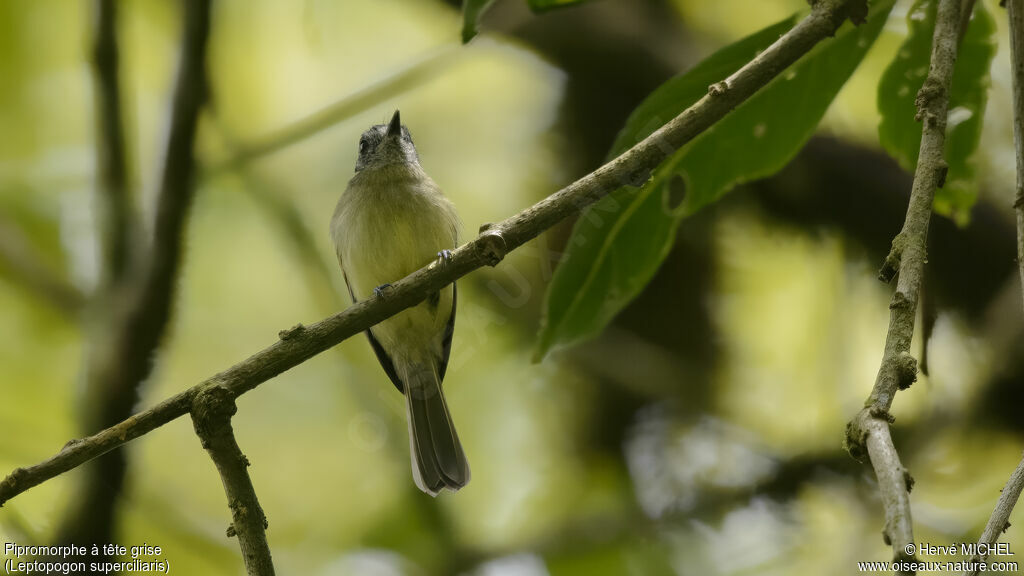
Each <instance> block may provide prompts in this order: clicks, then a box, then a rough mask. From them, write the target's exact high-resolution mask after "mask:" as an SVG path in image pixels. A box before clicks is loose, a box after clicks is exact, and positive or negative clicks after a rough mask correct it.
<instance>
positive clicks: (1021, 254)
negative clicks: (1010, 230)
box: [1006, 0, 1024, 298]
mask: <svg viewBox="0 0 1024 576" xmlns="http://www.w3.org/2000/svg"><path fill="white" fill-rule="evenodd" d="M1006 12H1007V18H1008V19H1009V21H1010V60H1011V62H1012V64H1011V65H1012V68H1013V69H1012V70H1011V76H1012V77H1013V142H1014V146H1015V148H1016V151H1017V194H1016V197H1015V199H1014V202H1013V208H1014V210H1015V211H1016V212H1017V266H1018V267H1019V268H1020V282H1021V296H1022V298H1024V6H1022V5H1021V0H1009V2H1007V6H1006Z"/></svg>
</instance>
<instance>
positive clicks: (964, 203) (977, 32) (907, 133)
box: [878, 0, 996, 223]
mask: <svg viewBox="0 0 1024 576" xmlns="http://www.w3.org/2000/svg"><path fill="white" fill-rule="evenodd" d="M937 4H938V3H937V2H935V1H933V0H917V1H916V2H914V5H913V6H911V8H910V11H909V13H908V14H907V27H908V28H909V30H910V33H909V34H908V35H907V39H906V41H905V42H904V43H903V45H902V46H901V47H900V50H899V53H898V55H897V57H896V58H895V59H893V61H892V63H891V64H890V65H889V68H888V69H886V71H885V74H883V75H882V79H881V81H880V82H879V83H878V110H879V112H881V114H882V122H881V123H880V124H879V125H878V136H879V140H880V141H881V143H882V146H883V147H885V149H886V151H888V152H889V153H890V154H892V155H893V157H895V158H896V159H897V160H898V161H899V163H900V165H901V166H903V167H904V168H905V169H906V170H908V171H910V172H913V171H914V168H915V167H916V166H917V155H918V152H919V148H920V147H921V130H920V121H918V120H915V115H916V113H917V107H916V106H915V104H914V100H915V98H916V97H917V90H918V88H919V87H920V85H921V84H922V83H923V82H924V79H925V76H927V74H928V61H929V58H930V56H931V49H932V33H933V31H934V29H935V13H936V6H937ZM994 34H995V21H994V20H993V18H992V15H991V14H989V12H988V9H986V8H985V4H984V3H979V4H978V6H977V7H976V8H975V10H974V13H973V16H972V17H971V20H970V22H969V24H968V27H967V31H966V32H965V33H964V37H963V40H962V41H961V43H960V49H959V51H958V52H957V58H956V67H955V68H954V70H953V86H952V88H951V90H950V96H949V118H948V120H947V122H948V123H947V125H946V163H947V164H948V165H949V173H948V174H947V175H946V183H945V185H944V186H943V187H942V188H939V189H938V190H937V191H936V194H935V211H936V212H938V213H939V214H943V215H946V216H950V217H953V218H955V219H956V220H957V221H958V222H960V223H965V222H966V220H967V218H968V217H969V214H970V208H971V206H972V205H973V204H974V201H975V199H976V198H977V195H978V182H977V178H976V177H975V172H976V170H975V166H974V164H975V162H974V159H973V156H974V151H975V149H977V147H978V142H979V140H980V138H981V126H982V118H983V117H984V115H985V102H986V100H987V98H988V91H989V68H990V66H991V63H992V57H993V56H994V55H995V49H996V45H995V41H994V39H993V35H994Z"/></svg>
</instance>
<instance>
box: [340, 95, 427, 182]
mask: <svg viewBox="0 0 1024 576" xmlns="http://www.w3.org/2000/svg"><path fill="white" fill-rule="evenodd" d="M419 161H420V158H419V155H417V154H416V146H415V145H413V143H412V134H410V133H409V129H408V128H406V127H405V126H404V125H403V124H402V118H401V116H400V115H399V113H398V110H395V115H394V116H392V117H391V122H389V123H387V124H377V125H376V126H372V127H370V129H369V130H367V131H366V132H363V135H362V136H361V137H360V138H359V158H358V159H357V160H356V172H359V171H361V170H365V169H366V168H378V167H380V166H387V165H389V164H419Z"/></svg>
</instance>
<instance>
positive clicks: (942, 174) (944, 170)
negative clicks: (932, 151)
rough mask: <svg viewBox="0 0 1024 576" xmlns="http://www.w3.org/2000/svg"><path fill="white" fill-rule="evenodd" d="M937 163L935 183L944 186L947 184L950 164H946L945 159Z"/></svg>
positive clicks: (940, 186)
mask: <svg viewBox="0 0 1024 576" xmlns="http://www.w3.org/2000/svg"><path fill="white" fill-rule="evenodd" d="M937 164H938V165H937V166H936V167H935V182H936V184H935V185H936V186H937V187H939V188H942V187H943V186H945V185H946V176H947V175H948V174H949V164H946V161H945V160H939V161H938V163H937Z"/></svg>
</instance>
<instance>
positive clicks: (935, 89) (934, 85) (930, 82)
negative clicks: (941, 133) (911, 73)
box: [914, 74, 946, 126]
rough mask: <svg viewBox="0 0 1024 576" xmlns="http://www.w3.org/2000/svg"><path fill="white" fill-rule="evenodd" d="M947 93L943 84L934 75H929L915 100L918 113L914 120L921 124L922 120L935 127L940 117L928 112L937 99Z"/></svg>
mask: <svg viewBox="0 0 1024 576" xmlns="http://www.w3.org/2000/svg"><path fill="white" fill-rule="evenodd" d="M945 93H946V91H945V90H944V89H943V87H942V83H941V82H939V80H938V79H937V78H935V77H934V76H932V75H930V74H929V75H928V77H927V78H925V80H924V84H922V85H921V89H920V90H918V91H917V97H916V98H914V106H917V113H916V114H914V120H917V121H918V122H920V121H921V120H922V119H924V120H926V123H927V125H929V126H935V122H937V121H938V119H939V118H938V116H936V115H935V114H933V113H932V112H930V111H929V110H928V108H929V107H930V106H931V104H932V103H933V102H935V99H936V98H938V97H940V96H945Z"/></svg>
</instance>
